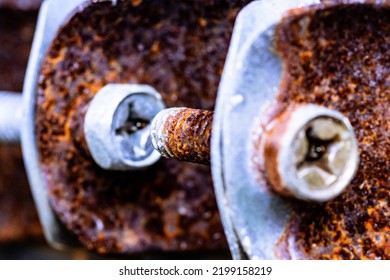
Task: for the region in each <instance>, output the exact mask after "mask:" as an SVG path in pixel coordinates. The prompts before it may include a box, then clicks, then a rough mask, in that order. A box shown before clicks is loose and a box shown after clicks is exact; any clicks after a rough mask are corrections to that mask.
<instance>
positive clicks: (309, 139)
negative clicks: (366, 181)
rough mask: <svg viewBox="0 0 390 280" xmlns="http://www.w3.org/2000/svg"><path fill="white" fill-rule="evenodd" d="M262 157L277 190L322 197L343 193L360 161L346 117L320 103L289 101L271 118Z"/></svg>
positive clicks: (303, 197)
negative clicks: (274, 118)
mask: <svg viewBox="0 0 390 280" xmlns="http://www.w3.org/2000/svg"><path fill="white" fill-rule="evenodd" d="M264 159H265V166H266V173H267V177H268V179H269V181H270V183H271V185H272V186H273V188H274V189H275V190H276V191H277V192H279V193H282V194H284V195H290V196H295V197H297V198H300V199H304V200H313V201H318V202H323V201H327V200H330V199H332V198H334V197H336V196H337V195H339V194H340V193H341V192H342V191H343V190H344V189H345V187H346V186H348V184H349V183H350V181H351V180H352V178H353V177H354V175H355V172H356V169H357V167H358V163H359V159H358V146H357V140H356V137H355V134H354V131H353V128H352V126H351V124H350V122H349V121H348V119H347V118H346V117H344V116H343V115H342V114H341V113H339V112H337V111H334V110H331V109H328V108H325V107H321V106H316V105H301V106H291V107H289V108H288V109H287V110H286V111H285V112H284V113H283V114H282V115H281V116H280V117H278V118H277V119H276V120H274V121H273V122H272V124H271V125H270V129H269V130H268V132H267V136H266V141H265V146H264Z"/></svg>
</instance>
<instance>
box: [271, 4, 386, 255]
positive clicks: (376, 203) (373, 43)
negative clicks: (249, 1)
mask: <svg viewBox="0 0 390 280" xmlns="http://www.w3.org/2000/svg"><path fill="white" fill-rule="evenodd" d="M370 3H372V4H371V5H370V4H366V5H364V4H362V3H353V4H348V3H347V2H345V1H344V4H339V5H338V4H335V5H334V6H325V5H320V6H317V7H313V8H307V9H304V10H295V11H292V12H291V13H290V15H289V16H288V17H286V18H284V19H283V20H282V22H281V24H280V25H279V27H278V29H277V32H276V38H277V44H278V50H279V52H280V55H281V57H282V59H283V61H284V63H285V68H284V72H283V78H282V79H283V80H282V81H283V82H282V85H281V89H280V94H279V96H278V102H279V104H280V106H281V108H284V107H285V106H286V105H287V104H290V103H291V102H299V103H312V102H313V103H317V104H320V105H323V106H327V107H330V108H333V109H336V110H338V111H340V112H343V113H344V114H345V115H346V116H347V117H348V119H349V120H350V121H351V124H352V125H353V127H354V129H355V131H356V136H357V139H358V142H359V149H360V159H361V161H360V166H359V169H358V171H357V175H356V177H355V179H354V180H353V181H352V182H351V184H350V186H349V188H348V190H347V191H346V192H344V193H343V194H342V195H341V196H340V197H339V198H337V199H335V200H334V201H331V202H328V203H326V204H323V205H306V204H295V203H292V204H291V207H292V209H293V211H294V212H296V213H297V215H294V216H293V217H292V219H291V221H290V226H288V227H287V228H286V231H285V233H284V238H283V239H281V242H280V245H281V247H282V246H285V244H286V242H288V241H287V240H290V239H291V238H293V239H294V240H295V242H296V243H295V244H296V249H297V250H298V251H301V252H302V253H304V256H306V257H308V258H322V259H327V258H331V259H365V258H368V259H389V258H390V235H389V232H390V212H389V209H390V205H389V204H390V201H389V196H390V177H389V174H390V160H389V155H390V137H389V136H390V135H389V132H390V127H389V124H390V122H389V119H390V115H389V106H390V99H389V98H390V91H389V89H390V87H389V75H390V56H389V54H390V53H389V51H390V41H389V40H387V39H386V38H389V36H390V7H389V5H388V4H389V2H388V1H376V2H375V3H373V2H370ZM386 3H387V5H386ZM302 77H304V79H302ZM285 253H286V254H288V252H285Z"/></svg>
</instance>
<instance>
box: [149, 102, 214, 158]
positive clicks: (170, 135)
mask: <svg viewBox="0 0 390 280" xmlns="http://www.w3.org/2000/svg"><path fill="white" fill-rule="evenodd" d="M213 113H214V112H213V111H207V110H199V109H190V108H169V109H165V110H163V111H161V112H160V113H158V114H157V116H156V117H155V118H154V119H153V122H152V127H151V139H152V143H153V146H154V148H155V149H156V150H157V151H158V152H159V153H161V155H162V156H164V157H166V158H172V159H177V160H181V161H188V162H195V163H200V164H207V165H210V139H211V127H212V122H213Z"/></svg>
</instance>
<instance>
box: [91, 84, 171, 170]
mask: <svg viewBox="0 0 390 280" xmlns="http://www.w3.org/2000/svg"><path fill="white" fill-rule="evenodd" d="M164 108H165V106H164V103H163V101H162V99H161V96H160V94H159V93H158V92H157V91H156V90H155V89H154V88H152V87H150V86H148V85H133V84H108V85H106V86H105V87H103V88H102V89H101V90H99V92H98V93H97V94H96V95H95V96H94V98H93V99H92V101H91V102H90V104H89V107H88V110H87V113H86V115H85V120H84V134H85V139H86V142H87V144H88V148H89V151H90V153H91V155H92V157H93V159H94V160H95V162H96V163H97V164H98V165H99V166H100V167H102V168H103V169H109V170H131V169H137V168H143V167H147V166H150V165H152V164H154V163H155V162H157V161H158V160H159V158H160V154H159V153H158V152H157V151H155V150H154V148H153V145H152V143H151V139H150V122H151V120H152V119H153V118H154V116H155V115H156V114H157V113H158V112H159V111H161V110H162V109H164Z"/></svg>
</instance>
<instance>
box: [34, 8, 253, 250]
mask: <svg viewBox="0 0 390 280" xmlns="http://www.w3.org/2000/svg"><path fill="white" fill-rule="evenodd" d="M247 2H249V1H202V2H199V1H194V2H192V1H191V2H189V1H180V2H178V1H136V2H135V1H118V2H117V5H113V4H112V3H111V2H102V3H94V4H90V5H87V6H85V7H84V8H83V9H81V10H79V11H78V12H77V13H76V14H75V15H74V16H73V17H72V18H71V19H70V21H69V22H68V23H67V24H65V25H64V27H63V28H62V29H61V30H60V31H59V33H58V36H57V38H56V39H55V41H54V42H53V44H52V46H51V47H50V49H49V51H48V53H47V55H46V57H45V59H44V62H43V64H42V68H41V72H40V73H41V75H40V78H39V87H38V96H37V104H36V118H35V123H36V127H37V131H36V135H37V141H38V148H39V153H40V162H41V166H42V171H43V178H44V180H45V183H46V184H47V187H48V192H49V196H50V201H51V204H52V206H53V208H54V210H55V211H56V212H57V213H58V215H59V218H60V219H61V220H62V222H63V223H64V224H65V225H66V226H67V228H68V229H69V230H70V231H71V232H73V233H75V234H76V235H77V236H78V238H79V239H80V240H81V242H82V243H83V244H84V245H85V246H86V247H87V248H89V249H92V250H96V251H98V252H101V253H105V252H116V253H118V252H122V253H131V252H140V251H144V250H194V249H198V250H200V249H221V248H226V243H225V239H224V236H223V229H222V226H221V224H220V220H219V215H218V211H217V206H216V204H215V201H214V194H213V190H212V187H211V176H210V171H209V169H208V168H207V167H205V166H201V165H193V164H189V163H181V162H177V161H171V160H161V161H160V162H158V163H157V164H156V165H155V166H153V167H150V168H148V169H146V170H143V171H136V172H137V173H131V172H126V173H123V172H112V171H111V172H109V171H103V170H101V169H100V168H99V167H98V166H97V165H96V164H94V162H93V160H92V158H91V156H90V155H89V153H88V149H87V147H86V143H85V140H84V135H83V127H82V123H83V120H84V115H85V112H86V109H87V105H88V104H89V102H90V100H91V99H92V98H93V96H94V95H95V94H96V93H97V92H98V90H99V89H100V88H102V87H103V86H104V85H105V84H107V83H140V84H150V85H153V86H154V87H155V88H156V90H158V92H160V93H161V95H162V97H163V100H164V102H165V104H166V105H167V106H168V107H172V106H189V107H197V108H203V109H213V106H214V99H215V95H216V91H217V87H218V83H219V78H220V73H221V71H222V67H223V62H224V59H225V55H226V52H227V48H228V41H229V38H230V34H231V31H232V26H233V21H234V19H235V16H236V14H237V13H238V10H239V9H240V8H241V7H243V6H244V5H245V4H246V3H247Z"/></svg>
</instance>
